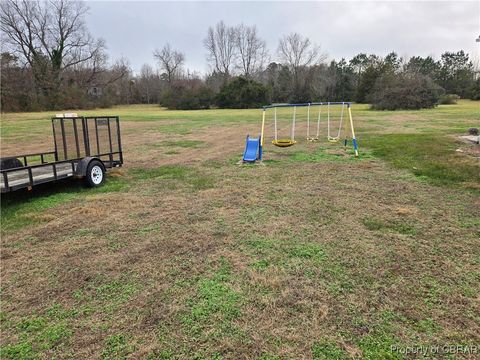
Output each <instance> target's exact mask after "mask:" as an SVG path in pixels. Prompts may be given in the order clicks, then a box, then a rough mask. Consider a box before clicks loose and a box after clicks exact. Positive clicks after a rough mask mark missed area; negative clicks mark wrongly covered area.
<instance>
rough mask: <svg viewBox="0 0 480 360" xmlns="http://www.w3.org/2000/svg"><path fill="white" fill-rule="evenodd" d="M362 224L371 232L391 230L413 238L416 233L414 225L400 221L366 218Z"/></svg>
mask: <svg viewBox="0 0 480 360" xmlns="http://www.w3.org/2000/svg"><path fill="white" fill-rule="evenodd" d="M362 222H363V225H364V226H365V227H366V228H367V229H368V230H371V231H383V230H391V231H395V232H397V233H400V234H403V235H410V236H414V235H416V234H417V232H418V229H417V228H416V226H415V225H412V224H410V223H408V222H406V221H402V220H382V219H378V218H375V217H366V218H364V219H363V220H362Z"/></svg>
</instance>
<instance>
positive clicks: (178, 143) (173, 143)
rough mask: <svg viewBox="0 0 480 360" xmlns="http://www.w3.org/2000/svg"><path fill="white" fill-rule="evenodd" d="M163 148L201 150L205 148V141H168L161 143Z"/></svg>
mask: <svg viewBox="0 0 480 360" xmlns="http://www.w3.org/2000/svg"><path fill="white" fill-rule="evenodd" d="M161 145H162V146H167V147H180V148H199V147H203V146H205V141H200V140H167V141H162V142H161Z"/></svg>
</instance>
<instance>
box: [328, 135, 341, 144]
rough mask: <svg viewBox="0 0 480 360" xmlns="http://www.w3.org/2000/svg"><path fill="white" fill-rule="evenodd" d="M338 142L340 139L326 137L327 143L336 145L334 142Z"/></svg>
mask: <svg viewBox="0 0 480 360" xmlns="http://www.w3.org/2000/svg"><path fill="white" fill-rule="evenodd" d="M339 140H340V138H338V137H330V136H329V137H328V141H329V142H332V143H336V142H338V141H339Z"/></svg>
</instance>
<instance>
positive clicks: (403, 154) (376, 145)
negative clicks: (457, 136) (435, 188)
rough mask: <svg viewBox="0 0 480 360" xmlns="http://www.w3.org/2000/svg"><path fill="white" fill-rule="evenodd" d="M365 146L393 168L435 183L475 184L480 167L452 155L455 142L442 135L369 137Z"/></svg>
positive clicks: (464, 157) (473, 161) (473, 162)
mask: <svg viewBox="0 0 480 360" xmlns="http://www.w3.org/2000/svg"><path fill="white" fill-rule="evenodd" d="M364 144H365V146H367V147H368V148H370V149H371V150H372V154H373V155H374V156H376V157H379V158H382V159H384V160H386V161H388V162H389V163H391V164H392V165H393V166H395V167H397V168H401V169H408V170H410V171H411V172H412V173H413V174H415V175H416V176H418V177H420V178H423V179H427V180H429V181H431V182H433V183H435V184H441V185H455V184H460V183H468V182H472V183H477V182H478V179H479V177H478V174H480V164H479V163H478V161H476V160H475V159H473V158H469V157H466V156H464V155H459V154H457V153H456V152H455V149H456V144H455V142H454V139H453V138H452V137H449V136H445V135H442V134H433V133H430V134H381V135H376V136H373V135H371V136H368V137H367V139H365V140H364Z"/></svg>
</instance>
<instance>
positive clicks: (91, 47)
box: [0, 0, 105, 106]
mask: <svg viewBox="0 0 480 360" xmlns="http://www.w3.org/2000/svg"><path fill="white" fill-rule="evenodd" d="M87 11H88V7H87V6H86V5H85V3H84V2H82V1H68V0H55V1H48V2H43V1H39V0H37V1H28V0H2V1H1V2H0V23H1V25H0V30H1V32H2V35H3V40H4V42H5V45H6V46H7V48H8V50H10V51H11V52H12V53H14V54H15V55H17V56H18V57H19V59H20V60H21V61H23V62H24V63H26V64H28V65H30V67H31V68H32V70H33V73H34V77H35V81H36V86H37V88H38V90H40V91H42V92H43V93H44V95H46V96H47V97H48V98H49V99H50V106H55V98H56V95H57V94H58V91H59V88H60V84H61V74H62V72H63V70H65V69H68V68H71V67H74V66H76V65H79V64H82V63H85V62H87V61H90V60H94V59H96V58H97V59H100V58H101V53H102V52H103V50H104V48H105V44H104V41H103V40H101V39H99V40H95V39H94V38H93V37H92V36H91V35H90V33H89V32H88V30H87V27H86V24H85V15H86V13H87Z"/></svg>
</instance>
